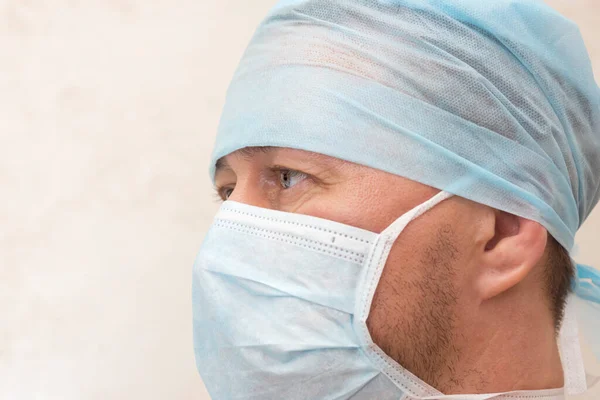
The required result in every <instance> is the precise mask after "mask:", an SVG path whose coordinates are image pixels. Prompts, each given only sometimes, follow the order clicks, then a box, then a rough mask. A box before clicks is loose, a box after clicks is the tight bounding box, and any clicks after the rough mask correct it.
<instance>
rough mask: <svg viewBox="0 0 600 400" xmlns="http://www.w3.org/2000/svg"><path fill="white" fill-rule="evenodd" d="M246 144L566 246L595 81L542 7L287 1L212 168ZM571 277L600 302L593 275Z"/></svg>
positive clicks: (563, 27)
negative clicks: (400, 183)
mask: <svg viewBox="0 0 600 400" xmlns="http://www.w3.org/2000/svg"><path fill="white" fill-rule="evenodd" d="M249 146H279V147H289V148H296V149H303V150H308V151H312V152H317V153H321V154H326V155H329V156H333V157H337V158H340V159H343V160H348V161H352V162H355V163H359V164H363V165H366V166H369V167H373V168H376V169H380V170H384V171H388V172H391V173H393V174H397V175H401V176H403V177H406V178H409V179H411V180H414V181H418V182H421V183H423V184H426V185H430V186H433V187H436V188H438V189H440V190H445V191H448V192H451V193H454V194H456V195H458V196H461V197H464V198H467V199H470V200H473V201H476V202H478V203H482V204H486V205H488V206H490V207H493V208H496V209H499V210H503V211H506V212H508V213H511V214H515V215H518V216H521V217H524V218H527V219H531V220H535V221H537V222H539V223H540V224H542V225H543V226H544V227H545V228H546V229H547V230H548V231H549V232H550V234H552V236H553V237H554V238H556V239H557V240H558V242H560V243H561V244H562V245H563V246H564V247H565V248H566V249H568V250H571V249H572V247H573V243H574V237H575V233H576V232H577V230H578V228H579V227H580V226H581V224H582V223H583V221H584V220H585V219H586V217H587V216H588V215H589V214H590V211H591V210H592V208H593V207H594V205H595V204H596V203H597V202H598V198H599V196H600V89H599V88H598V85H597V84H596V82H595V80H594V76H593V71H592V67H591V63H590V60H589V57H588V54H587V51H586V49H585V46H584V43H583V40H582V38H581V35H580V33H579V30H578V28H577V26H576V25H575V24H574V23H572V22H571V21H569V20H568V19H566V18H564V17H563V16H561V15H560V14H558V13H557V12H555V11H553V10H552V9H551V8H549V7H548V6H546V5H544V3H543V2H541V1H534V0H494V1H483V0H353V1H347V0H283V1H280V2H279V3H278V4H277V5H276V6H275V7H274V8H273V9H272V10H271V12H270V14H269V15H268V16H267V18H266V19H265V20H264V21H263V22H262V24H261V25H260V26H259V28H258V29H257V31H256V32H255V34H254V36H253V38H252V40H251V42H250V44H249V46H248V48H247V50H246V52H245V54H244V56H243V58H242V60H241V63H240V65H239V67H238V69H237V71H236V73H235V76H234V78H233V81H232V83H231V85H230V87H229V90H228V94H227V99H226V104H225V107H224V110H223V115H222V118H221V122H220V125H219V129H218V134H217V140H216V145H215V149H214V153H213V157H212V163H211V175H213V176H214V171H215V163H216V161H217V160H218V159H219V158H221V157H223V156H225V155H227V154H229V153H231V152H233V151H235V150H238V149H241V148H243V147H249ZM578 274H580V276H584V277H585V278H581V279H580V280H579V281H580V282H582V284H581V285H580V288H579V289H578V290H579V292H580V294H581V295H582V296H583V295H585V296H583V297H586V298H587V299H588V300H590V299H591V300H593V301H594V302H595V303H600V288H599V285H600V276H599V275H598V273H597V272H596V271H595V270H593V269H591V268H587V267H584V266H578ZM579 281H578V282H579ZM586 285H587V286H586ZM584 292H585V293H584ZM596 305H598V304H596ZM598 309H599V310H600V306H599V308H598ZM598 315H600V311H599V312H598ZM598 329H599V330H600V322H599V323H598ZM597 351H598V355H599V357H600V345H599V346H598V349H597Z"/></svg>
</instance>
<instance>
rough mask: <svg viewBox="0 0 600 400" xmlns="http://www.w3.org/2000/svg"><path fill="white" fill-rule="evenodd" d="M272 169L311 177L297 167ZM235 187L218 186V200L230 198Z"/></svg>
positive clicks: (275, 167)
mask: <svg viewBox="0 0 600 400" xmlns="http://www.w3.org/2000/svg"><path fill="white" fill-rule="evenodd" d="M270 170H271V172H272V173H273V174H282V173H285V172H287V173H289V174H290V176H291V177H298V176H302V177H303V180H304V179H309V178H311V176H310V175H308V174H307V173H304V172H302V171H298V170H296V169H291V168H286V167H281V166H274V167H272V168H270ZM280 185H281V183H280ZM291 188H293V186H292V187H290V188H284V187H282V188H281V189H282V190H289V189H291ZM234 189H235V187H230V186H229V187H228V186H224V187H220V188H216V190H217V193H216V196H217V200H218V201H226V200H227V199H228V198H229V196H231V194H232V193H233V190H234Z"/></svg>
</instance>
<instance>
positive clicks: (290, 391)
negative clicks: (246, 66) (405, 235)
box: [192, 192, 586, 400]
mask: <svg viewBox="0 0 600 400" xmlns="http://www.w3.org/2000/svg"><path fill="white" fill-rule="evenodd" d="M450 196H451V195H450V194H448V193H445V192H442V193H439V194H438V195H436V196H435V197H433V198H432V199H430V200H429V201H427V202H425V203H424V204H421V205H419V206H417V207H416V208H414V209H413V210H411V211H409V212H408V213H406V214H404V215H403V216H401V217H400V218H398V220H396V221H395V222H394V223H393V224H392V225H390V227H389V228H387V229H386V230H385V231H383V232H382V233H381V234H376V233H374V232H370V231H366V230H363V229H360V228H356V227H352V226H348V225H344V224H340V223H337V222H333V221H328V220H324V219H321V218H316V217H311V216H307V215H299V214H291V213H285V212H280V211H273V210H267V209H262V208H258V207H253V206H249V205H245V204H241V203H236V202H232V201H226V202H225V203H224V204H223V206H222V207H221V209H220V211H219V213H218V214H217V216H216V217H215V222H214V224H213V226H212V228H211V229H210V231H209V232H208V234H207V236H206V238H205V241H204V244H203V246H202V248H201V250H200V253H199V255H198V257H197V260H196V263H195V266H194V276H193V299H192V300H193V314H194V347H195V353H196V364H197V367H198V370H199V372H200V375H201V376H202V378H203V380H204V383H205V385H206V387H207V389H208V391H209V393H210V395H211V396H212V398H213V400H229V399H252V400H268V399H273V400H282V399H286V400H293V399H311V400H312V399H350V398H351V399H354V400H367V399H368V400H372V399H378V400H388V399H389V400H391V399H394V400H398V399H402V400H407V399H446V398H447V399H471V400H474V399H490V398H497V399H500V398H502V399H511V398H514V399H516V398H523V397H522V396H530V397H527V398H535V399H537V400H541V399H554V398H557V396H558V395H559V394H560V393H562V390H546V391H535V392H533V391H529V392H528V391H520V392H512V393H509V394H486V395H453V396H444V395H443V394H441V393H440V392H439V391H437V390H435V389H434V388H432V387H431V386H429V385H428V384H426V383H425V382H423V381H422V380H420V379H419V378H417V377H416V376H414V375H413V374H411V373H410V372H409V371H407V370H406V369H404V368H403V367H402V366H400V365H399V364H398V363H396V362H395V361H394V360H392V359H391V358H390V357H388V356H387V355H386V354H385V353H384V352H383V351H382V350H381V349H380V348H379V347H378V346H377V345H376V344H375V343H373V341H372V339H371V336H370V334H369V331H368V329H367V324H366V321H367V318H368V316H369V311H370V309H371V301H372V299H373V295H374V293H375V290H376V288H377V285H378V282H379V279H380V277H381V273H382V271H383V268H384V265H385V263H386V260H387V258H388V255H389V253H390V250H391V248H392V245H393V244H394V242H395V241H396V239H397V238H398V236H399V235H400V234H401V232H402V231H403V230H404V228H405V227H406V226H407V225H408V223H410V222H411V221H412V220H414V219H415V218H418V217H419V216H420V215H422V214H423V213H425V212H426V211H428V210H429V209H431V208H432V207H434V206H435V205H437V204H439V203H440V202H442V201H444V200H445V199H447V198H449V197H450ZM571 314H572V312H571V311H570V309H569V307H568V309H567V312H566V316H565V323H564V326H563V330H562V332H561V335H560V339H559V347H560V350H561V358H562V360H563V368H564V370H565V384H566V386H567V389H568V390H570V391H571V392H573V393H577V392H581V391H584V390H585V386H586V385H585V373H584V372H583V364H582V361H581V354H580V352H579V344H578V341H577V328H576V325H575V324H574V322H573V321H571V319H572V315H571ZM519 396H521V397H519Z"/></svg>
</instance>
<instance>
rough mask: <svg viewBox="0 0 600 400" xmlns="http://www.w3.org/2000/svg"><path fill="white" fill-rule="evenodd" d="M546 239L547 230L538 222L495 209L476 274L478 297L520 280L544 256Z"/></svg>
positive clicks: (504, 290)
mask: <svg viewBox="0 0 600 400" xmlns="http://www.w3.org/2000/svg"><path fill="white" fill-rule="evenodd" d="M547 239H548V234H547V231H546V229H545V228H544V227H543V226H542V225H540V224H539V223H537V222H535V221H531V220H528V219H525V218H521V217H518V216H515V215H512V214H508V213H505V212H503V211H496V212H495V219H494V236H493V237H492V238H491V239H490V240H488V242H487V243H486V244H485V248H484V249H483V253H482V255H481V256H482V262H481V264H480V269H479V270H478V274H477V282H476V286H477V291H478V292H479V295H480V298H481V300H482V301H483V300H489V299H491V298H492V297H495V296H498V295H500V294H501V293H504V292H506V291H507V290H509V289H511V288H513V287H515V286H516V285H518V284H519V283H520V282H522V281H523V280H524V279H525V278H526V277H527V276H528V274H529V273H530V272H531V271H532V270H533V269H534V267H535V266H536V265H537V264H538V263H539V262H540V260H541V259H542V257H543V256H544V251H545V249H546V242H547Z"/></svg>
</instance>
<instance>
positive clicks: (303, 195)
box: [216, 147, 490, 387]
mask: <svg viewBox="0 0 600 400" xmlns="http://www.w3.org/2000/svg"><path fill="white" fill-rule="evenodd" d="M216 186H217V190H218V192H219V194H220V196H221V198H223V199H229V200H233V201H237V202H241V203H245V204H249V205H253V206H258V207H263V208H268V209H274V210H279V211H285V212H292V213H299V214H306V215H311V216H315V217H320V218H325V219H328V220H332V221H336V222H340V223H344V224H347V225H352V226H355V227H359V228H362V229H366V230H369V231H373V232H377V233H379V232H381V231H382V230H384V229H385V228H386V227H388V226H389V225H390V224H391V223H392V222H394V221H395V220H396V219H397V218H398V217H400V216H401V215H403V214H404V213H406V212H407V211H409V210H411V209H412V208H414V207H415V206H417V205H419V204H421V203H423V202H425V201H427V200H428V199H429V198H431V197H432V196H434V195H435V194H436V193H437V192H438V191H437V190H436V189H433V188H431V187H428V186H426V185H423V184H420V183H417V182H414V181H411V180H408V179H405V178H402V177H400V176H396V175H393V174H390V173H386V172H383V171H379V170H375V169H372V168H369V167H365V166H361V165H358V164H354V163H350V162H345V161H341V160H339V159H335V158H332V157H328V156H324V155H320V154H316V153H311V152H306V151H301V150H293V149H288V148H276V147H269V148H250V149H244V150H241V151H237V152H235V153H232V154H230V155H228V156H226V157H224V158H223V159H221V160H219V163H218V168H217V174H216ZM489 215H490V209H489V208H488V207H485V206H482V205H479V204H476V203H473V202H470V201H468V200H465V199H462V198H459V197H453V198H451V199H449V200H447V201H444V202H443V203H441V204H440V205H438V206H437V207H435V208H433V209H432V210H430V211H429V212H427V213H426V214H425V215H423V216H422V217H420V218H418V219H416V220H415V221H413V222H412V223H410V224H409V225H408V227H407V228H406V229H405V230H404V231H403V233H402V234H401V235H400V237H399V238H398V240H397V241H396V243H395V245H394V247H393V248H392V251H391V253H390V256H389V259H388V261H387V264H386V266H385V269H384V271H383V275H382V277H381V280H380V282H379V286H378V288H377V291H376V293H375V297H374V299H373V305H372V308H371V313H370V316H369V319H368V326H369V330H370V332H371V335H372V337H373V340H374V341H375V343H377V344H378V345H379V346H380V347H381V348H382V349H383V350H384V351H385V352H386V353H387V354H388V355H390V356H391V357H392V358H393V359H395V360H396V361H398V362H399V363H400V364H401V365H402V366H404V367H405V368H407V369H408V370H409V371H411V372H413V373H414V374H416V375H417V376H418V377H420V378H421V379H423V380H425V381H426V382H428V383H430V384H432V385H433V386H438V387H439V386H440V385H441V381H447V380H448V379H452V380H457V381H458V380H460V379H461V377H457V376H455V375H454V374H453V366H454V365H455V364H456V363H458V362H460V361H464V360H461V359H460V358H461V354H462V351H461V350H462V348H463V347H464V346H465V345H466V343H464V340H462V338H463V337H465V333H466V332H468V331H472V330H474V329H476V327H473V326H471V325H472V324H469V323H467V321H469V320H470V316H471V315H472V314H473V313H475V312H476V308H477V307H478V305H479V304H480V303H481V299H480V298H479V293H478V291H477V290H476V285H475V283H474V280H475V279H474V274H473V273H472V272H471V271H473V270H474V268H475V267H476V266H477V263H478V262H479V261H480V260H479V257H480V254H483V253H484V252H485V246H486V241H485V240H483V239H482V236H481V232H482V231H483V230H482V229H481V228H482V225H483V224H485V223H487V222H486V221H488V220H489ZM475 269H476V268H475ZM468 336H469V337H470V338H471V340H472V337H473V335H468ZM475 336H476V335H475ZM469 345H473V343H472V342H470V343H469Z"/></svg>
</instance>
